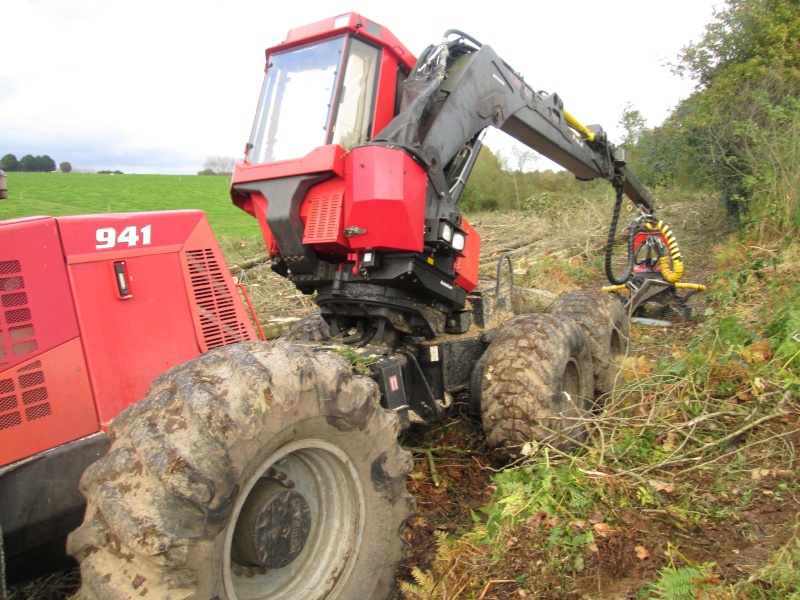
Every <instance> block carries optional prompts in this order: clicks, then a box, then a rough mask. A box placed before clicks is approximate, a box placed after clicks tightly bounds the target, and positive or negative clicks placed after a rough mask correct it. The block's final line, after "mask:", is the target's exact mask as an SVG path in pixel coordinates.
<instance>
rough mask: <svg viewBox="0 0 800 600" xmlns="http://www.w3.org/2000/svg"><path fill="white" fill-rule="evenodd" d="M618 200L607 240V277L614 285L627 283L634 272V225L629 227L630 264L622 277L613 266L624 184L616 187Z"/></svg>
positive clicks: (626, 266)
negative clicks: (615, 273) (615, 274)
mask: <svg viewBox="0 0 800 600" xmlns="http://www.w3.org/2000/svg"><path fill="white" fill-rule="evenodd" d="M616 190H617V200H616V202H615V203H614V215H613V216H612V217H611V228H610V229H609V230H608V240H607V241H606V277H607V278H608V280H609V281H610V282H611V283H612V284H613V285H625V283H626V282H627V281H628V278H629V277H630V276H631V273H633V240H634V229H635V227H634V226H633V225H631V226H630V228H628V264H627V265H625V271H624V273H623V274H622V276H621V277H619V278H617V277H615V276H614V270H613V268H612V266H611V257H612V255H613V253H614V236H615V235H616V234H617V223H618V222H619V211H620V208H622V186H620V187H618V188H616Z"/></svg>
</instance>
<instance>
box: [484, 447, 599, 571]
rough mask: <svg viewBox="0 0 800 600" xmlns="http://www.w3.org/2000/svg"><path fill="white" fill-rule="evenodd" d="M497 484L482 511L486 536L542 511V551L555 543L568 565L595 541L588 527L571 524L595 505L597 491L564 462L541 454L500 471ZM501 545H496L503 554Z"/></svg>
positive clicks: (511, 527) (490, 537)
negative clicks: (545, 531) (544, 534)
mask: <svg viewBox="0 0 800 600" xmlns="http://www.w3.org/2000/svg"><path fill="white" fill-rule="evenodd" d="M493 481H494V483H495V485H496V486H497V490H496V492H495V494H494V500H493V502H492V503H491V504H489V505H488V506H486V507H484V508H483V509H482V511H483V512H484V513H485V514H486V515H487V516H488V519H487V522H486V525H485V535H486V538H485V540H484V543H487V542H488V541H489V540H490V539H502V535H500V533H501V531H503V530H508V529H513V528H514V527H517V526H519V525H520V524H522V523H523V522H525V521H526V520H527V519H530V518H532V517H536V516H537V515H539V516H543V517H544V518H546V519H548V520H550V522H551V523H552V526H551V527H550V529H549V533H548V535H547V537H546V538H544V539H543V540H542V541H543V545H544V551H545V552H551V551H552V550H553V549H555V548H560V549H561V550H562V552H565V553H566V554H567V558H568V560H567V561H566V562H565V563H564V564H567V563H568V564H567V567H570V566H574V562H570V559H575V558H576V556H577V554H576V553H577V552H578V551H579V550H580V549H582V548H583V547H584V546H586V545H587V544H589V543H591V542H592V541H593V540H594V536H593V533H592V531H591V530H590V529H586V528H583V527H573V526H570V525H569V523H568V522H574V520H576V519H581V518H583V517H585V515H586V514H587V513H588V512H589V511H590V510H591V509H592V508H593V507H594V505H595V502H596V501H597V496H596V494H595V493H594V491H593V488H592V486H591V485H589V482H588V478H587V477H586V476H585V475H584V474H583V473H582V472H580V471H579V470H578V469H576V468H574V467H572V466H570V465H565V464H559V465H553V464H551V463H550V461H549V460H548V459H547V455H546V454H545V458H544V459H542V460H540V461H538V462H535V463H532V464H529V465H525V466H521V467H517V468H514V469H507V470H505V471H501V472H500V473H498V474H497V475H495V476H494V478H493ZM503 551H504V548H500V547H498V548H495V552H496V553H502V552H503Z"/></svg>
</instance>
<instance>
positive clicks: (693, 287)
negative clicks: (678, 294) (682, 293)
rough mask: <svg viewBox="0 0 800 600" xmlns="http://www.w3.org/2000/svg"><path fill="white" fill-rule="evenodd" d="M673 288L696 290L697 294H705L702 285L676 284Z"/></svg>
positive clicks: (704, 287) (704, 288)
mask: <svg viewBox="0 0 800 600" xmlns="http://www.w3.org/2000/svg"><path fill="white" fill-rule="evenodd" d="M675 287H676V288H678V289H679V290H697V291H698V292H705V291H706V289H707V288H706V286H704V285H703V284H702V283H676V284H675Z"/></svg>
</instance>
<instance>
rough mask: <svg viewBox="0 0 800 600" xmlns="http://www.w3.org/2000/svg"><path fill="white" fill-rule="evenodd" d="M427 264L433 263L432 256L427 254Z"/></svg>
mask: <svg viewBox="0 0 800 600" xmlns="http://www.w3.org/2000/svg"><path fill="white" fill-rule="evenodd" d="M428 264H429V265H432V264H433V257H432V256H429V257H428Z"/></svg>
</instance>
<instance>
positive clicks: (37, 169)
mask: <svg viewBox="0 0 800 600" xmlns="http://www.w3.org/2000/svg"><path fill="white" fill-rule="evenodd" d="M19 164H20V167H21V170H22V171H25V172H26V173H49V172H50V171H55V170H56V161H54V160H53V159H52V158H50V157H49V156H47V155H46V154H45V155H44V156H33V155H31V154H26V155H25V156H23V157H22V158H21V159H20V161H19Z"/></svg>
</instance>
